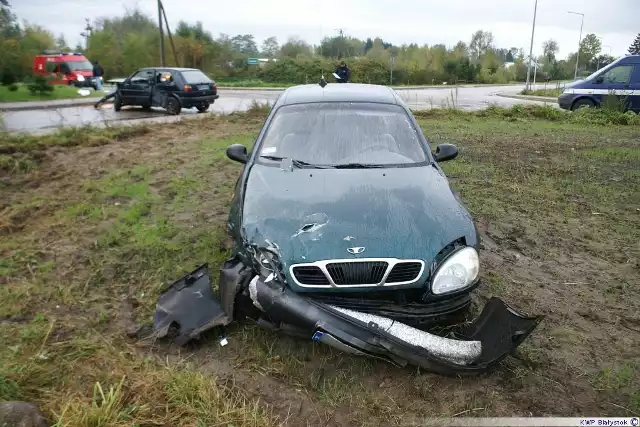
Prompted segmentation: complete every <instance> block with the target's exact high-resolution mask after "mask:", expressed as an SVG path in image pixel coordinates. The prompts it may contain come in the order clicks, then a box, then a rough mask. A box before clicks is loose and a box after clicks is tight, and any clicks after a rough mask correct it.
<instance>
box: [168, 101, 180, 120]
mask: <svg viewBox="0 0 640 427" xmlns="http://www.w3.org/2000/svg"><path fill="white" fill-rule="evenodd" d="M181 110H182V106H181V105H180V102H179V101H178V100H177V99H175V98H169V100H168V101H167V113H169V114H170V115H172V116H177V115H178V114H180V111H181Z"/></svg>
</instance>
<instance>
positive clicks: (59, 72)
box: [33, 51, 95, 88]
mask: <svg viewBox="0 0 640 427" xmlns="http://www.w3.org/2000/svg"><path fill="white" fill-rule="evenodd" d="M33 72H34V74H36V75H42V76H46V77H50V78H51V83H52V84H59V85H71V86H78V87H94V88H95V83H94V81H93V65H92V64H91V62H89V60H88V59H87V58H86V57H85V56H84V55H83V54H82V53H77V52H76V53H73V52H67V53H63V52H57V51H44V52H43V53H42V55H37V56H36V57H35V58H34V60H33Z"/></svg>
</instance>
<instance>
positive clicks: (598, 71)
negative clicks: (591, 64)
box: [584, 61, 618, 80]
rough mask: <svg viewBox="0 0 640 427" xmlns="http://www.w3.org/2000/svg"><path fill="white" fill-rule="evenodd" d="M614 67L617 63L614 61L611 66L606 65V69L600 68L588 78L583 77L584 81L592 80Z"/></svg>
mask: <svg viewBox="0 0 640 427" xmlns="http://www.w3.org/2000/svg"><path fill="white" fill-rule="evenodd" d="M616 65H618V61H614V62H612V63H611V64H609V65H607V66H606V67H602V68H600V69H599V70H597V71H594V72H593V73H591V74H589V76H587V77H585V78H584V79H585V80H592V79H593V78H594V77H597V76H599V75H601V74H604V73H606V72H607V71H608V70H610V69H611V68H613V67H615V66H616Z"/></svg>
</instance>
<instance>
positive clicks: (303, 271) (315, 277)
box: [292, 265, 329, 286]
mask: <svg viewBox="0 0 640 427" xmlns="http://www.w3.org/2000/svg"><path fill="white" fill-rule="evenodd" d="M292 271H293V275H294V276H295V278H296V280H297V281H298V282H300V283H301V284H303V285H310V286H329V279H327V276H325V275H324V273H323V272H322V270H321V269H320V267H318V266H315V265H309V266H299V267H296V266H294V267H293V269H292Z"/></svg>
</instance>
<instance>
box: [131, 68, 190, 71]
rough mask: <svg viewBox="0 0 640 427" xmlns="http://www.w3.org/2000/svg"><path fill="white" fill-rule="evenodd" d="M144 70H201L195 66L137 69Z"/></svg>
mask: <svg viewBox="0 0 640 427" xmlns="http://www.w3.org/2000/svg"><path fill="white" fill-rule="evenodd" d="M145 70H170V71H202V70H199V69H197V68H181V67H144V68H140V69H139V70H138V71H145Z"/></svg>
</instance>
